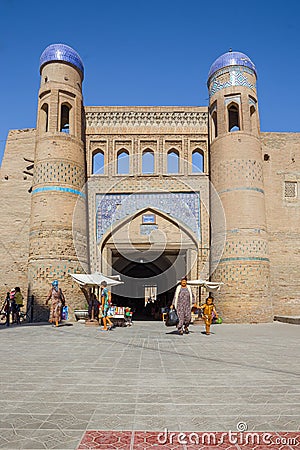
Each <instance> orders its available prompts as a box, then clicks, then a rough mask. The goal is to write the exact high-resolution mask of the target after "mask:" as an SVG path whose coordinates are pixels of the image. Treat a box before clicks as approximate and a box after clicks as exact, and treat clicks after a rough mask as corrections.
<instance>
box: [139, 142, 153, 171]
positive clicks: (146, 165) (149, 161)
mask: <svg viewBox="0 0 300 450" xmlns="http://www.w3.org/2000/svg"><path fill="white" fill-rule="evenodd" d="M142 173H143V174H152V173H154V151H153V150H151V149H150V148H147V149H146V150H144V151H143V154H142Z"/></svg>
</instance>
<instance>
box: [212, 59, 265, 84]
mask: <svg viewBox="0 0 300 450" xmlns="http://www.w3.org/2000/svg"><path fill="white" fill-rule="evenodd" d="M227 66H246V67H249V69H252V70H253V71H254V73H255V75H256V76H257V72H256V68H255V65H254V64H253V62H252V61H251V59H250V58H249V56H247V55H245V53H241V52H227V53H224V55H221V56H219V58H217V59H216V60H215V62H213V63H212V65H211V67H210V70H209V73H208V79H210V77H211V76H212V75H213V74H214V73H215V72H216V71H217V70H219V69H222V68H223V67H227Z"/></svg>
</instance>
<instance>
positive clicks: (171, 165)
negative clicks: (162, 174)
mask: <svg viewBox="0 0 300 450" xmlns="http://www.w3.org/2000/svg"><path fill="white" fill-rule="evenodd" d="M167 162H168V173H178V172H179V153H178V151H177V150H169V151H168V161H167Z"/></svg>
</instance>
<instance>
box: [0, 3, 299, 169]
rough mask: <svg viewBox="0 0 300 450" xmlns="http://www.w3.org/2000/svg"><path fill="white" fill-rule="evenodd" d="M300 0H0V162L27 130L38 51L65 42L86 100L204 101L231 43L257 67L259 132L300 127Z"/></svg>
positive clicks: (36, 85)
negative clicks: (15, 134)
mask: <svg viewBox="0 0 300 450" xmlns="http://www.w3.org/2000/svg"><path fill="white" fill-rule="evenodd" d="M299 17H300V2H299V1H298V0H285V1H284V2H280V3H279V4H278V3H277V2H274V1H273V0H272V1H271V0H259V1H257V0H252V1H251V2H244V6H243V7H241V3H236V4H235V3H232V2H229V1H228V2H225V1H224V0H222V1H219V0H214V1H209V0H207V1H206V2H205V1H201V0H151V1H144V0H127V1H125V0H105V1H104V0H89V1H82V0H81V1H79V0H73V1H70V0H65V1H62V0H59V1H58V0H51V1H49V2H45V1H40V0H26V1H23V0H0V52H1V72H0V77H1V79H0V81H1V102H0V108H1V120H0V161H1V159H2V155H3V152H4V143H5V142H4V141H5V140H6V137H7V133H8V130H9V129H19V128H32V127H33V128H34V127H35V124H36V106H37V93H38V89H39V57H40V55H41V53H42V52H43V50H44V49H45V48H46V47H47V46H48V45H49V44H53V43H58V42H62V43H65V44H68V45H70V46H71V47H73V48H74V49H75V50H76V51H78V53H79V54H80V56H81V58H82V60H83V63H84V66H85V80H84V88H83V89H84V103H85V105H199V106H207V104H208V94H207V87H206V80H207V74H208V71H209V68H210V65H211V64H212V62H213V61H214V60H215V59H216V58H217V57H218V56H220V55H221V54H222V53H225V52H227V51H228V50H229V48H232V49H233V50H237V51H241V52H243V53H246V54H247V55H248V56H249V57H250V58H251V59H252V61H253V62H254V63H255V65H256V68H257V71H258V83H257V89H258V99H259V111H260V119H261V130H262V131H291V132H298V131H300V114H299V109H298V106H299V101H300V83H299V73H300V57H299V48H300V45H299V44H300V38H299Z"/></svg>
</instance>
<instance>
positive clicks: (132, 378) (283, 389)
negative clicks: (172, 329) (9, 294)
mask: <svg viewBox="0 0 300 450" xmlns="http://www.w3.org/2000/svg"><path fill="white" fill-rule="evenodd" d="M15 330H17V332H18V336H17V338H18V349H19V351H18V352H17V354H16V355H14V359H10V356H11V354H12V350H13V342H14V339H15V338H16V337H15V336H14V333H15ZM201 330H202V329H201V328H200V327H195V328H193V333H190V335H188V336H183V337H181V339H179V338H178V336H176V335H170V334H167V333H166V329H165V327H164V326H163V324H162V323H159V322H151V323H146V322H145V323H142V322H139V323H138V322H137V323H135V324H134V327H131V329H128V330H127V329H126V328H124V329H122V328H118V329H116V330H114V332H113V333H110V334H107V335H105V336H104V333H102V334H101V333H99V332H98V330H97V329H90V328H88V327H84V325H81V324H74V326H73V327H61V328H59V329H58V330H52V328H51V327H49V326H32V327H19V328H18V329H16V328H15V329H14V328H12V329H10V330H9V331H8V332H7V330H1V343H2V349H3V358H5V361H6V364H5V366H4V367H3V370H2V368H1V373H0V428H1V431H0V448H11V449H14V450H17V449H19V448H20V449H21V448H28V449H29V448H31V449H44V448H57V449H60V450H62V449H69V448H73V449H76V448H77V446H78V445H79V442H80V441H81V439H82V437H83V436H84V435H85V432H86V431H87V430H95V432H97V433H100V435H98V437H99V436H100V437H99V439H100V438H103V439H104V438H105V439H106V437H107V436H106V435H104V434H101V433H105V432H106V431H107V432H109V430H110V432H111V433H113V432H115V433H116V432H117V431H120V432H124V433H125V432H126V433H129V434H126V436H127V438H128V436H130V439H131V438H132V436H134V435H133V434H132V431H135V432H136V433H142V432H143V433H145V432H146V431H148V432H157V433H159V432H162V431H163V430H164V428H168V429H169V430H173V431H174V432H175V431H181V432H185V431H193V432H200V431H212V432H213V431H220V432H221V431H224V432H225V431H228V430H236V429H237V424H238V423H239V422H244V423H246V424H247V428H248V430H250V431H280V432H281V431H282V432H283V431H289V432H291V431H298V430H299V415H300V378H299V373H300V365H299V360H300V358H299V356H298V355H299V344H298V329H297V328H296V327H295V326H293V325H289V324H282V323H279V322H276V323H274V324H268V325H263V324H262V325H252V326H251V325H226V324H224V326H223V325H222V326H219V327H218V328H216V329H215V334H214V335H213V336H211V337H209V338H207V337H206V336H204V335H202V334H201ZM210 338H212V339H210ZM41 343H42V345H41ZM58 348H59V351H58ZM28 349H30V351H28ZM25 353H26V357H24V354H25ZM8 380H9V382H8ZM14 385H15V386H16V389H13V387H14ZM152 434H153V433H152ZM101 436H102V437H101ZM105 436H106V437H105ZM124 436H125V434H124ZM137 436H139V439H148V437H147V436H148V435H147V436H146V435H144V437H143V435H142V434H139V435H137ZM152 437H153V436H152ZM85 442H86V443H85V444H84V445H85V447H80V448H88V447H86V445H87V441H85ZM120 442H121V441H120ZM130 442H131V443H132V441H130ZM147 442H148V441H147ZM149 442H150V441H149ZM149 442H148V443H149ZM152 444H153V442H152ZM82 445H83V444H82ZM101 445H102V444H101ZM120 445H121V444H120ZM130 445H131V444H130ZM136 445H138V446H137V447H136V448H143V447H142V441H141V440H140V441H136ZM147 445H148V444H147ZM93 448H96V447H93ZM99 448H104V447H103V446H102V447H99ZM109 448H113V447H109ZM120 448H121V447H120ZM122 448H126V446H125V447H122ZM129 448H130V447H129ZM155 448H156V449H158V448H159V447H155ZM173 448H175V447H173ZM178 448H180V449H181V448H182V449H183V447H182V446H181V447H178ZM187 448H191V449H192V448H193V447H190V446H188V447H186V448H185V450H187ZM197 448H200V447H197ZM218 448H221V447H218ZM228 448H229V447H228ZM241 448H243V447H241ZM105 450H108V449H107V448H106V449H105ZM164 450H167V448H166V447H164Z"/></svg>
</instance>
